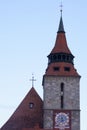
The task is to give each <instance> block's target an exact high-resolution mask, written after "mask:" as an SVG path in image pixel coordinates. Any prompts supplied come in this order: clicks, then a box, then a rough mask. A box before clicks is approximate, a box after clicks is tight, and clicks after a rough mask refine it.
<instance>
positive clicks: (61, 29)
mask: <svg viewBox="0 0 87 130" xmlns="http://www.w3.org/2000/svg"><path fill="white" fill-rule="evenodd" d="M60 7H61V9H60V12H61V17H60V23H59V29H58V33H61V32H62V33H65V31H64V25H63V19H62V11H63V10H62V7H63V5H62V3H61V5H60Z"/></svg>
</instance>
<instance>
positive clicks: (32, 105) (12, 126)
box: [1, 87, 43, 130]
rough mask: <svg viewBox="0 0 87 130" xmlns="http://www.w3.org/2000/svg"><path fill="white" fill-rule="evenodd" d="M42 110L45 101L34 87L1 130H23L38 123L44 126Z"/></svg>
mask: <svg viewBox="0 0 87 130" xmlns="http://www.w3.org/2000/svg"><path fill="white" fill-rule="evenodd" d="M42 111H43V101H42V99H41V98H40V96H39V95H38V94H37V92H36V90H35V89H34V88H33V87H32V88H31V90H30V91H29V93H28V94H27V95H26V96H25V98H24V99H23V101H22V102H21V104H20V105H19V106H18V108H17V109H16V111H15V112H14V113H13V115H12V116H11V117H10V119H9V120H8V121H7V122H6V123H5V124H4V126H3V127H2V128H1V130H22V129H23V128H34V127H35V126H36V125H37V124H38V125H39V127H40V128H42V116H43V112H42Z"/></svg>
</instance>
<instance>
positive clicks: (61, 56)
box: [45, 11, 79, 76]
mask: <svg viewBox="0 0 87 130" xmlns="http://www.w3.org/2000/svg"><path fill="white" fill-rule="evenodd" d="M73 59H74V56H73V54H72V53H71V51H70V49H69V47H68V45H67V40H66V35H65V30H64V25H63V19H62V11H61V17H60V22H59V28H58V32H57V36H56V41H55V45H54V47H53V49H52V51H51V53H50V54H49V55H48V67H47V69H46V73H45V75H51V76H79V74H78V73H77V71H76V69H75V68H74V63H73Z"/></svg>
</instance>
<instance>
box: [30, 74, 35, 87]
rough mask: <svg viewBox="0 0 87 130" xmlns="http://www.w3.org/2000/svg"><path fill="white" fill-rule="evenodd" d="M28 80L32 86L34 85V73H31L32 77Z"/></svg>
mask: <svg viewBox="0 0 87 130" xmlns="http://www.w3.org/2000/svg"><path fill="white" fill-rule="evenodd" d="M30 81H31V82H32V87H34V81H36V79H34V75H33V74H32V79H30Z"/></svg>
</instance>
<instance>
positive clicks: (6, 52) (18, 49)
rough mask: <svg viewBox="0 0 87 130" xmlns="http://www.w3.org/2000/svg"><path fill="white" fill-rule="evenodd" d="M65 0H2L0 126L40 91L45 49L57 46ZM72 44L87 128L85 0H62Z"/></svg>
mask: <svg viewBox="0 0 87 130" xmlns="http://www.w3.org/2000/svg"><path fill="white" fill-rule="evenodd" d="M60 3H61V0H59V1H58V0H44V1H42V0H36V1H35V0H1V1H0V127H1V126H2V125H3V124H4V123H5V122H6V121H7V120H8V118H9V117H10V116H11V114H12V113H13V112H14V110H15V109H16V108H17V106H18V105H19V103H20V102H21V101H22V99H23V98H24V96H25V95H26V94H27V92H28V91H29V90H30V88H31V87H32V85H31V82H30V81H29V79H31V76H32V73H34V75H35V78H36V80H37V81H36V82H35V85H34V87H35V88H36V90H37V91H38V93H39V94H40V96H41V97H43V94H42V88H43V87H42V77H43V74H44V73H45V70H46V67H47V63H48V61H47V55H48V54H49V53H50V51H51V49H52V48H53V46H54V43H55V38H56V32H57V30H58V25H59V20H60V7H59V5H60ZM63 22H64V27H65V31H66V37H67V42H68V46H69V48H70V50H71V52H72V53H73V55H74V56H75V60H74V64H75V68H76V69H77V71H78V72H79V74H80V75H81V76H82V78H81V82H80V88H81V89H80V97H81V130H87V123H86V122H87V100H86V99H87V94H86V92H87V85H86V81H87V58H86V56H87V0H65V1H64V0H63Z"/></svg>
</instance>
